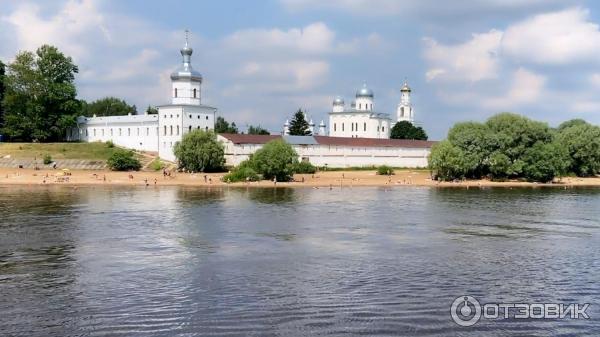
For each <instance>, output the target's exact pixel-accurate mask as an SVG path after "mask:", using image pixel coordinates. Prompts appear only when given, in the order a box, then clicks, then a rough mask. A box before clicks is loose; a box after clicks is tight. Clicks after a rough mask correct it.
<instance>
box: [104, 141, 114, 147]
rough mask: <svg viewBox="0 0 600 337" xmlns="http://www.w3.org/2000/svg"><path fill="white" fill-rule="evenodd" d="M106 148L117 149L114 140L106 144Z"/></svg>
mask: <svg viewBox="0 0 600 337" xmlns="http://www.w3.org/2000/svg"><path fill="white" fill-rule="evenodd" d="M106 147H108V148H109V149H112V148H113V147H115V143H113V142H112V140H109V141H107V142H106Z"/></svg>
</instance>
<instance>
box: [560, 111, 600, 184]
mask: <svg viewBox="0 0 600 337" xmlns="http://www.w3.org/2000/svg"><path fill="white" fill-rule="evenodd" d="M556 139H557V142H558V143H559V144H560V145H561V146H562V147H563V148H564V149H565V151H567V153H568V155H569V158H570V165H569V168H568V170H569V171H570V172H573V173H575V174H577V175H578V176H593V175H595V174H598V173H599V172H600V128H599V127H597V126H594V125H591V124H588V123H586V122H585V121H581V120H572V121H568V122H565V123H563V124H561V126H560V127H559V131H558V133H557V135H556Z"/></svg>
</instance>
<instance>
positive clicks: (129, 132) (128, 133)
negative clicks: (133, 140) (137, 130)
mask: <svg viewBox="0 0 600 337" xmlns="http://www.w3.org/2000/svg"><path fill="white" fill-rule="evenodd" d="M127 136H131V129H130V128H127Z"/></svg>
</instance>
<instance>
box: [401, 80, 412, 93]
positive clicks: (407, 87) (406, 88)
mask: <svg viewBox="0 0 600 337" xmlns="http://www.w3.org/2000/svg"><path fill="white" fill-rule="evenodd" d="M400 91H401V92H411V90H410V87H409V86H408V83H407V82H406V80H405V81H404V84H403V85H402V88H401V89H400Z"/></svg>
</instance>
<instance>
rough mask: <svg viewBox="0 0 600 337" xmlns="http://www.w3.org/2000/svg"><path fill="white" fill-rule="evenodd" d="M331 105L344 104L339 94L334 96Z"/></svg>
mask: <svg viewBox="0 0 600 337" xmlns="http://www.w3.org/2000/svg"><path fill="white" fill-rule="evenodd" d="M333 105H344V99H343V98H342V97H340V96H336V97H335V99H334V100H333Z"/></svg>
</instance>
